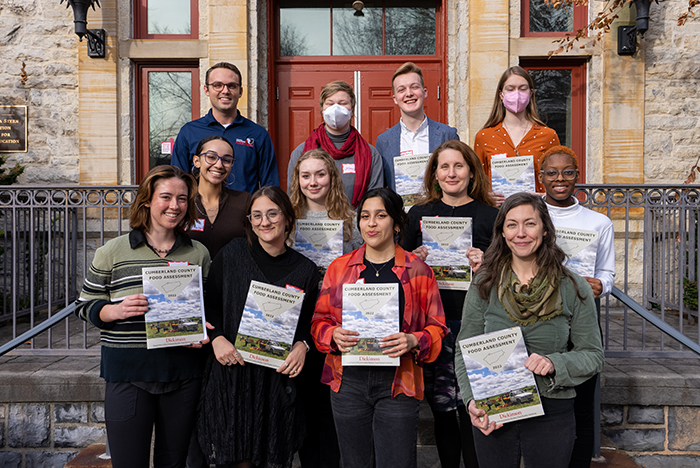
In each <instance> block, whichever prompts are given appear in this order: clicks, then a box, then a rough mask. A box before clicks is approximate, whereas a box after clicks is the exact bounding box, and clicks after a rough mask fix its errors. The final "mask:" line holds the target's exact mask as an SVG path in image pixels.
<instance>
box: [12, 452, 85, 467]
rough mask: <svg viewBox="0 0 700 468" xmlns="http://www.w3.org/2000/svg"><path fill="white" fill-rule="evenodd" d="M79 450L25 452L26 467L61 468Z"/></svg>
mask: <svg viewBox="0 0 700 468" xmlns="http://www.w3.org/2000/svg"><path fill="white" fill-rule="evenodd" d="M78 453H79V452H77V451H76V452H27V453H26V454H25V466H26V468H63V467H64V466H65V465H66V463H68V462H69V461H70V460H72V459H73V458H74V457H75V456H76V455H77V454H78Z"/></svg>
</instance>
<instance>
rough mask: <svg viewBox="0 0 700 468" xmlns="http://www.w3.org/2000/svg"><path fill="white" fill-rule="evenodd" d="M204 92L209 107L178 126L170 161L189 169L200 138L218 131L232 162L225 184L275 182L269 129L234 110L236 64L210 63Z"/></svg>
mask: <svg viewBox="0 0 700 468" xmlns="http://www.w3.org/2000/svg"><path fill="white" fill-rule="evenodd" d="M204 92H205V93H206V95H207V96H209V101H210V102H211V110H210V111H209V112H208V113H207V115H205V116H204V117H202V118H200V119H197V120H193V121H192V122H188V123H186V124H185V125H183V127H182V128H181V129H180V133H178V135H177V139H176V140H175V148H174V149H173V156H172V160H171V164H172V165H173V166H177V167H179V168H180V169H183V170H185V171H187V172H191V170H192V156H194V154H195V151H196V149H197V145H198V144H199V142H200V141H201V140H202V138H204V137H207V136H209V135H219V136H222V137H224V138H226V139H227V140H228V141H230V142H231V144H233V152H234V158H235V162H234V163H233V169H232V170H231V177H230V179H229V182H228V184H227V187H228V188H230V189H234V190H241V191H246V192H251V193H252V192H254V191H255V190H256V189H257V188H258V187H264V186H266V185H275V186H279V184H280V180H279V174H278V172H277V159H276V157H275V149H274V148H273V146H272V140H271V139H270V135H269V133H267V130H265V129H264V128H263V127H261V126H260V125H258V124H256V123H255V122H252V121H251V120H248V119H246V118H245V117H243V116H242V115H241V113H240V112H239V111H238V100H239V99H240V98H241V95H242V93H243V86H242V85H241V72H240V71H239V70H238V68H237V67H236V66H235V65H233V64H231V63H228V62H219V63H217V64H215V65H214V66H212V67H211V68H210V69H209V70H207V73H206V78H205V84H204Z"/></svg>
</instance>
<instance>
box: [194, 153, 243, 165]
mask: <svg viewBox="0 0 700 468" xmlns="http://www.w3.org/2000/svg"><path fill="white" fill-rule="evenodd" d="M197 156H199V157H200V158H204V160H205V161H206V162H207V164H209V165H210V166H213V165H214V164H216V163H217V161H219V159H221V164H223V165H224V167H231V166H233V162H234V161H235V159H234V157H233V156H231V155H230V154H225V155H223V156H219V153H217V152H216V151H206V152H204V153H201V154H198V155H197Z"/></svg>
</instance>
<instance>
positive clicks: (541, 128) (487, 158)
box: [474, 66, 559, 206]
mask: <svg viewBox="0 0 700 468" xmlns="http://www.w3.org/2000/svg"><path fill="white" fill-rule="evenodd" d="M557 145H559V137H558V136H557V132H555V131H554V130H552V129H551V128H549V127H547V126H546V125H545V124H544V122H542V120H541V119H540V116H539V114H538V112H537V102H536V101H535V83H534V82H533V81H532V77H530V74H529V73H528V72H527V71H526V70H525V69H524V68H521V67H518V66H515V67H510V68H509V69H508V70H506V71H505V72H504V73H503V75H501V78H500V79H499V80H498V87H497V88H496V96H495V97H494V99H493V108H492V109H491V115H490V116H489V118H488V120H487V121H486V124H485V125H484V127H483V128H482V129H481V131H480V132H479V133H477V134H476V138H475V139H474V151H475V152H476V154H477V155H478V156H479V159H480V160H481V165H482V166H483V168H484V172H485V173H486V176H487V179H488V180H489V184H490V182H491V159H495V158H510V157H513V156H533V157H534V163H535V174H538V173H539V170H540V158H541V156H542V154H543V153H544V152H545V151H546V150H547V149H548V148H550V147H552V146H557ZM535 177H537V176H535ZM535 187H536V190H537V191H538V192H543V191H544V188H543V187H542V184H540V183H538V181H537V180H535ZM492 194H493V197H494V199H495V200H496V205H497V206H501V204H503V202H504V200H505V196H504V195H503V194H502V193H493V192H492Z"/></svg>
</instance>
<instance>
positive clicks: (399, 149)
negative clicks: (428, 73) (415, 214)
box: [375, 62, 459, 190]
mask: <svg viewBox="0 0 700 468" xmlns="http://www.w3.org/2000/svg"><path fill="white" fill-rule="evenodd" d="M391 89H392V92H393V95H394V102H395V103H396V105H397V106H399V111H400V112H401V120H400V121H399V123H397V124H396V125H394V126H393V127H391V128H390V129H389V130H387V131H386V132H384V133H382V134H381V135H379V136H378V137H377V144H376V145H375V147H376V148H377V150H379V152H380V153H381V155H382V160H383V163H384V185H386V186H387V187H391V188H392V189H394V190H396V183H395V179H394V158H395V157H397V156H407V155H418V154H429V153H432V152H433V151H434V150H435V148H437V147H438V146H440V145H441V144H442V143H444V142H446V141H449V140H459V136H458V135H457V129H455V128H453V127H450V126H447V125H445V124H441V123H439V122H435V121H434V120H431V119H429V118H428V117H427V116H426V115H425V111H424V110H423V102H424V101H425V99H426V98H427V97H428V90H427V89H426V87H425V84H424V83H423V72H422V71H421V69H420V68H419V67H418V66H417V65H416V64H415V63H412V62H406V63H404V64H403V65H401V66H400V67H399V68H398V69H397V70H396V71H395V72H394V76H393V77H392V78H391Z"/></svg>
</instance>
